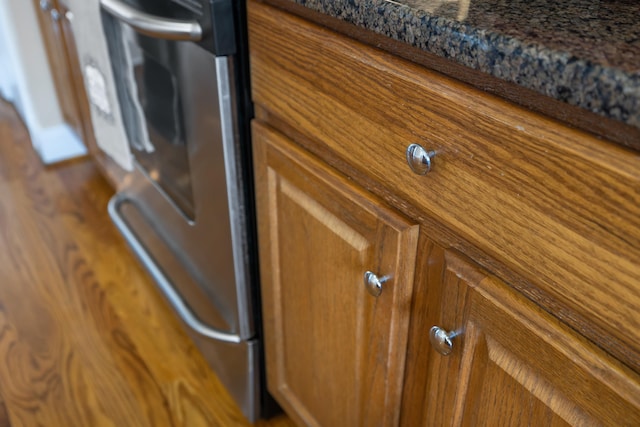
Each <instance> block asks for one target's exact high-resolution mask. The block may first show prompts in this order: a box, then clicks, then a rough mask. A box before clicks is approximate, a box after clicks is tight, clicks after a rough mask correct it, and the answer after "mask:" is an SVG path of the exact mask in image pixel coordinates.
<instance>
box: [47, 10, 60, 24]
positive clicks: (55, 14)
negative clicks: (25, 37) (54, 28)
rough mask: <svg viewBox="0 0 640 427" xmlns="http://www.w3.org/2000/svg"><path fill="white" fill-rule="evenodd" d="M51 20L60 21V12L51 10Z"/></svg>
mask: <svg viewBox="0 0 640 427" xmlns="http://www.w3.org/2000/svg"><path fill="white" fill-rule="evenodd" d="M50 13H51V18H52V19H53V20H54V21H56V22H58V21H59V20H60V18H62V15H61V14H60V12H58V10H57V9H51V12H50Z"/></svg>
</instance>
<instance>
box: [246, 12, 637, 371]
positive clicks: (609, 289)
mask: <svg viewBox="0 0 640 427" xmlns="http://www.w3.org/2000/svg"><path fill="white" fill-rule="evenodd" d="M249 28H250V43H251V64H252V87H253V96H254V100H255V102H256V103H257V105H258V109H257V111H258V112H260V111H265V112H267V114H269V115H270V117H273V118H275V119H276V120H275V121H278V120H279V121H280V122H282V123H286V124H287V125H288V126H289V127H290V129H297V130H298V131H299V132H300V133H302V134H304V135H305V138H297V137H296V141H298V142H299V143H301V144H303V145H304V146H305V148H307V149H309V150H310V151H312V152H314V153H316V154H319V155H323V154H324V153H330V155H329V156H323V158H324V159H326V160H327V161H328V162H329V163H330V164H332V165H334V166H337V167H339V168H340V169H341V170H345V168H343V167H342V166H343V165H346V166H347V168H351V169H348V172H349V175H350V176H352V177H353V178H354V179H356V180H358V181H359V183H361V184H362V185H364V186H365V187H367V186H368V185H369V187H368V188H371V189H374V190H376V192H377V193H378V195H380V196H381V197H383V198H384V199H385V200H386V201H387V202H389V203H392V204H394V205H397V206H398V207H399V208H400V209H401V210H404V211H405V212H407V213H409V211H411V212H418V214H419V215H421V216H423V217H430V218H433V219H435V220H436V221H439V222H441V223H443V224H444V225H445V226H446V227H448V228H449V229H451V230H452V231H453V233H455V234H456V235H458V236H461V237H462V238H463V239H465V240H466V241H467V242H469V245H470V246H472V247H475V248H478V250H479V252H480V253H481V254H486V255H482V259H481V260H480V261H482V262H483V265H484V266H485V267H487V268H490V269H491V270H493V271H497V272H499V273H500V274H501V275H503V276H507V277H508V278H509V281H510V283H512V284H513V285H514V286H516V287H517V288H518V289H519V290H521V291H523V292H524V293H525V294H526V295H527V296H528V297H529V298H531V299H533V300H535V301H536V302H538V303H539V304H541V305H542V306H543V307H545V308H546V309H547V310H549V311H552V312H553V313H554V314H555V315H556V316H558V317H559V318H561V319H562V320H563V321H565V322H567V323H569V324H570V325H571V326H572V327H574V328H576V329H577V330H579V331H580V332H581V333H583V334H585V335H586V336H588V337H589V338H590V339H592V340H594V341H595V342H597V343H598V344H599V345H601V346H602V347H604V348H606V349H607V350H608V351H610V352H611V353H613V354H615V355H616V356H617V357H619V358H620V359H622V360H624V361H625V363H627V364H629V365H630V366H633V367H634V368H635V369H637V370H639V371H640V316H639V315H638V313H639V310H638V308H639V307H640V287H639V285H638V284H639V283H640V170H639V169H638V167H637V164H638V160H639V157H638V155H637V154H635V153H633V152H631V151H627V150H625V149H623V148H621V147H618V146H614V145H613V144H610V143H607V142H604V141H601V140H598V139H596V138H594V137H592V136H590V135H589V134H586V133H583V132H579V131H576V130H573V129H570V128H567V127H564V126H561V125H559V124H558V123H557V122H554V121H552V120H549V119H547V118H544V117H542V116H539V115H536V114H534V113H532V112H530V111H526V110H522V109H519V108H516V107H514V106H513V105H512V104H509V103H507V102H504V101H502V100H499V99H496V98H493V97H490V96H487V95H486V94H484V93H481V92H479V91H476V90H473V89H470V88H469V87H467V86H465V85H462V84H460V83H457V82H455V81H452V80H450V79H447V78H444V77H442V76H441V75H439V74H436V73H433V72H430V71H428V70H426V69H424V68H422V67H419V66H417V65H416V64H413V63H410V62H407V61H404V60H400V59H398V58H396V57H393V56H392V55H389V54H386V53H384V52H382V51H378V50H375V49H372V48H370V47H368V46H365V45H363V44H361V43H358V42H354V41H353V40H349V39H347V38H344V37H342V36H339V35H337V34H336V33H334V32H331V31H329V30H327V29H324V28H321V27H318V26H315V25H312V24H310V23H308V22H306V21H303V20H301V19H299V18H296V17H293V16H291V15H289V14H286V13H283V12H281V11H278V10H276V9H274V8H271V7H268V6H265V5H262V4H259V3H256V2H250V3H249ZM281 130H282V131H284V132H286V131H287V129H286V128H284V127H283V128H282V129H281ZM416 142H417V143H420V144H422V145H423V146H425V147H426V148H428V149H434V150H435V151H436V152H437V156H436V160H435V166H434V170H433V171H432V173H431V174H430V175H428V176H426V177H419V176H417V175H414V174H413V173H411V171H410V170H409V168H408V167H407V165H406V160H405V154H404V152H405V149H406V147H407V146H408V145H409V144H410V143H416ZM335 159H338V160H337V161H336V160H335ZM352 171H355V173H354V174H352V173H351V172H352ZM368 182H374V183H377V184H374V185H372V184H367V183H368Z"/></svg>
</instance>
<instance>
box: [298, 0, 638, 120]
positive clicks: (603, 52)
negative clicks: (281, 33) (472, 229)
mask: <svg viewBox="0 0 640 427" xmlns="http://www.w3.org/2000/svg"><path fill="white" fill-rule="evenodd" d="M291 1H293V2H295V3H298V4H300V5H302V6H305V7H307V8H310V9H312V10H315V11H317V12H321V13H324V14H326V15H329V16H333V17H336V18H338V19H341V20H343V21H347V22H349V23H352V24H355V25H357V26H360V27H363V28H366V29H369V30H372V31H374V32H376V33H378V34H382V35H385V36H388V37H391V38H393V39H396V40H399V41H402V42H406V43H408V44H410V45H412V46H415V47H417V48H420V49H423V50H425V51H428V52H431V53H433V54H436V55H438V56H440V57H444V58H447V59H450V60H452V61H455V62H457V63H459V64H462V65H464V66H467V67H470V68H472V69H475V70H478V71H481V72H484V73H487V74H490V75H492V76H495V77H498V78H500V79H503V80H506V81H508V82H511V83H515V84H518V85H520V86H523V87H526V88H528V89H532V90H534V91H536V92H539V93H542V94H544V95H547V96H550V97H553V98H555V99H558V100H560V101H563V102H567V103H569V104H572V105H576V106H578V107H581V108H584V109H587V110H589V111H592V112H594V113H597V114H600V115H602V116H605V117H609V118H612V119H616V120H619V121H622V122H624V123H626V124H628V125H631V126H633V127H636V128H640V2H639V1H637V0H607V1H605V0H564V1H563V0H510V1H507V0H397V1H391V0H291Z"/></svg>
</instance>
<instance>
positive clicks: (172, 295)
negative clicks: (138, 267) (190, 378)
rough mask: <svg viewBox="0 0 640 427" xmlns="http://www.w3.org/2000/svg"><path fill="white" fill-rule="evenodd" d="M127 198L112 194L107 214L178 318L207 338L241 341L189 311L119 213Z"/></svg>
mask: <svg viewBox="0 0 640 427" xmlns="http://www.w3.org/2000/svg"><path fill="white" fill-rule="evenodd" d="M127 200H128V199H127V197H126V196H124V195H123V194H122V193H118V194H116V195H115V196H113V197H112V198H111V200H109V206H108V210H109V216H110V217H111V219H112V221H113V223H114V224H115V225H116V227H118V230H120V232H121V233H122V235H123V236H124V238H125V240H126V241H127V243H128V244H129V246H131V249H133V252H135V254H136V255H137V256H138V258H139V259H140V261H141V262H142V264H144V266H145V267H146V269H147V270H148V271H149V273H150V274H151V276H152V277H153V278H154V279H155V281H156V282H157V283H158V286H159V288H160V290H161V291H162V293H163V294H164V295H165V296H166V297H167V299H168V300H169V303H170V304H171V306H172V307H173V308H174V310H175V311H176V312H177V313H178V315H179V316H180V318H181V319H182V320H183V321H184V322H185V323H186V324H187V325H188V326H189V327H190V328H191V329H193V330H194V331H196V332H197V333H199V334H200V335H204V336H205V337H207V338H211V339H214V340H217V341H223V342H227V343H233V344H239V343H241V342H242V338H240V336H239V335H236V334H230V333H228V332H223V331H219V330H218V329H215V328H212V327H210V326H207V325H206V324H204V323H203V322H202V321H201V320H200V319H198V316H197V315H196V314H194V313H193V312H192V311H191V309H190V308H189V306H187V304H186V303H185V302H184V300H183V299H182V297H181V296H180V294H179V293H178V291H176V289H175V287H174V286H173V284H172V283H171V281H170V280H169V278H168V277H167V276H165V274H164V272H163V271H162V269H160V267H159V266H158V265H157V264H156V262H155V260H154V259H153V258H152V257H151V255H149V253H148V252H147V250H146V249H145V247H144V246H143V245H142V243H141V242H140V241H139V240H138V238H137V237H136V235H135V234H134V232H133V231H132V230H131V228H130V227H129V225H128V224H127V222H126V221H125V220H124V218H123V217H122V215H121V214H120V206H121V205H122V203H123V202H125V201H127Z"/></svg>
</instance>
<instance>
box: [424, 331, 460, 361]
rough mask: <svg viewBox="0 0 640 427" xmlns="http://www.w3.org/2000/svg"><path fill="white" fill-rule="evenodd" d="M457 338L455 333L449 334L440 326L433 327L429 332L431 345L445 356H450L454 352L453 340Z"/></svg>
mask: <svg viewBox="0 0 640 427" xmlns="http://www.w3.org/2000/svg"><path fill="white" fill-rule="evenodd" d="M455 336H456V333H455V332H447V331H445V330H444V329H442V328H440V327H438V326H434V327H432V328H431V330H430V331H429V341H431V345H432V346H433V348H435V349H436V351H437V352H438V353H440V354H441V355H443V356H448V355H450V354H451V352H452V351H453V341H452V340H453V338H454V337H455Z"/></svg>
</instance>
